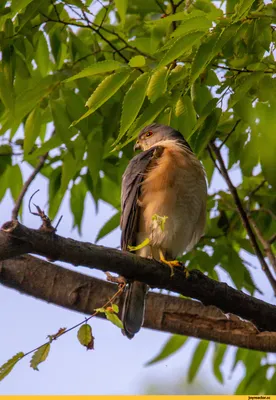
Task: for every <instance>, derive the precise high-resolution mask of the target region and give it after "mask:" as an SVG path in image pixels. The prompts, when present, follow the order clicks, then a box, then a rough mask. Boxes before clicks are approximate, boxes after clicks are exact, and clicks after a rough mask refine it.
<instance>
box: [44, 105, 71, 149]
mask: <svg viewBox="0 0 276 400" xmlns="http://www.w3.org/2000/svg"><path fill="white" fill-rule="evenodd" d="M50 105H51V111H52V116H53V121H54V124H55V129H56V135H57V136H59V137H60V139H61V140H62V143H64V144H66V146H67V148H68V149H69V150H70V149H72V147H73V144H72V142H71V138H72V136H74V134H75V133H76V129H75V128H71V127H70V124H71V123H70V119H69V116H68V114H67V111H66V109H65V106H64V102H63V100H61V99H58V100H51V102H50Z"/></svg>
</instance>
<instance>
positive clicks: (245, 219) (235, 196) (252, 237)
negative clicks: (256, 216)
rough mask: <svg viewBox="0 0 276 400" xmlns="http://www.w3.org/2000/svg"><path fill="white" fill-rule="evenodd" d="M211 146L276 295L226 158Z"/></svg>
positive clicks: (274, 281) (274, 286) (272, 281)
mask: <svg viewBox="0 0 276 400" xmlns="http://www.w3.org/2000/svg"><path fill="white" fill-rule="evenodd" d="M209 147H210V148H211V149H212V150H213V152H214V153H215V155H216V158H217V160H218V163H219V166H220V173H221V175H222V176H223V178H224V179H225V181H226V183H227V185H228V188H229V190H230V192H231V194H232V196H233V199H234V202H235V204H236V207H237V209H238V212H239V215H240V218H241V220H242V223H243V226H244V228H245V230H246V232H247V234H248V237H249V240H250V243H251V246H252V247H253V249H254V251H255V254H256V256H257V257H258V260H259V262H260V264H261V266H262V270H263V271H264V273H265V274H266V276H267V278H268V280H269V282H270V284H271V286H272V288H273V291H274V293H275V295H276V280H275V279H274V277H273V275H272V273H271V271H270V269H269V267H268V265H267V263H266V261H265V258H264V256H263V254H262V251H261V249H260V247H259V244H258V242H257V239H256V237H255V234H254V232H253V230H252V227H251V225H250V222H249V219H248V216H247V214H246V212H245V210H244V208H243V205H242V202H241V199H240V197H239V195H238V192H237V189H236V187H235V186H234V185H233V183H232V181H231V179H230V177H229V174H228V171H227V168H226V166H225V163H224V160H223V158H222V156H221V154H220V151H219V149H218V148H217V147H216V145H215V144H214V143H213V142H210V144H209Z"/></svg>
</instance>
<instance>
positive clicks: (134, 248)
mask: <svg viewBox="0 0 276 400" xmlns="http://www.w3.org/2000/svg"><path fill="white" fill-rule="evenodd" d="M149 244H150V239H149V238H146V239H145V240H144V241H143V242H142V243H140V244H138V246H128V250H129V251H137V250H141V249H142V248H143V247H146V246H148V245H149Z"/></svg>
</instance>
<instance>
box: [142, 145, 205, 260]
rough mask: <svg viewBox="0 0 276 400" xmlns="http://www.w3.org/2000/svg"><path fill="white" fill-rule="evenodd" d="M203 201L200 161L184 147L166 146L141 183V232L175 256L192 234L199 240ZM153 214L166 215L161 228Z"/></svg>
mask: <svg viewBox="0 0 276 400" xmlns="http://www.w3.org/2000/svg"><path fill="white" fill-rule="evenodd" d="M205 203H206V181H205V175H204V171H203V168H202V165H201V163H200V162H199V161H198V159H197V158H196V157H195V156H194V155H193V154H192V153H191V152H190V151H186V150H185V149H183V147H180V146H178V145H177V144H174V143H170V145H168V146H166V145H165V146H164V151H163V153H162V155H161V157H160V158H158V159H157V160H155V161H154V163H153V164H152V165H151V167H150V169H149V171H148V172H147V174H146V176H145V178H144V181H143V183H142V188H141V196H140V198H139V205H140V207H141V213H140V231H141V230H144V231H145V233H146V235H148V236H152V240H153V242H154V243H155V244H156V245H157V246H160V245H161V247H163V248H164V247H165V248H167V249H168V250H169V253H173V254H172V255H173V256H177V255H178V254H180V253H182V252H183V251H184V250H185V249H186V248H187V247H189V244H190V243H191V241H192V240H193V236H195V235H196V238H195V239H197V240H199V238H200V236H201V235H202V233H203V229H204V225H205V207H206V205H205ZM202 210H204V211H202ZM155 214H157V215H159V216H161V217H167V219H166V221H165V227H164V229H163V230H162V229H160V227H159V226H158V224H157V223H156V219H153V216H154V215H155ZM200 219H201V220H200ZM202 220H203V221H202ZM197 240H196V241H197Z"/></svg>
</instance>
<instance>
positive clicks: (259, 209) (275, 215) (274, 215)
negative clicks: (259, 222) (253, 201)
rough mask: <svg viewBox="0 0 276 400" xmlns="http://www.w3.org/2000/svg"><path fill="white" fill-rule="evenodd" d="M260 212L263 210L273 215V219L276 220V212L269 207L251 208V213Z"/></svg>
mask: <svg viewBox="0 0 276 400" xmlns="http://www.w3.org/2000/svg"><path fill="white" fill-rule="evenodd" d="M258 212H263V213H266V214H268V215H270V216H271V218H272V219H274V220H276V214H274V212H273V211H271V210H270V209H269V208H264V207H260V208H255V209H254V210H250V213H258Z"/></svg>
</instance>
